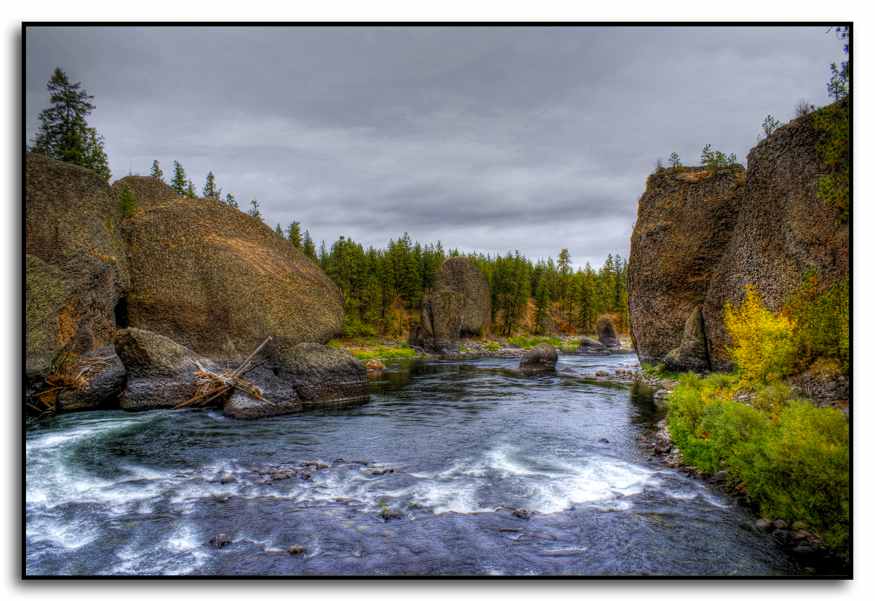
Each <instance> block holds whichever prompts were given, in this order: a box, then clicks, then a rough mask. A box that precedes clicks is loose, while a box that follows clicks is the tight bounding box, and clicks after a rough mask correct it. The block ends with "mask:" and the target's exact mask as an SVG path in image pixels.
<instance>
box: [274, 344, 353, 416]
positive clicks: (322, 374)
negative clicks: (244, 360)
mask: <svg viewBox="0 0 875 601" xmlns="http://www.w3.org/2000/svg"><path fill="white" fill-rule="evenodd" d="M268 355H269V357H270V359H269V360H270V362H271V363H272V366H273V367H274V368H275V369H276V370H277V374H278V376H279V377H288V378H290V379H291V381H293V382H294V386H295V391H296V392H297V394H298V397H299V398H300V399H301V402H302V404H303V408H304V409H314V408H323V407H342V406H345V405H352V404H357V403H362V402H365V401H367V399H368V373H367V369H366V368H365V366H364V365H363V364H362V362H361V361H359V360H357V359H356V358H355V357H353V356H352V355H351V354H350V353H349V352H347V351H345V350H343V349H336V348H332V347H330V346H326V345H324V344H316V343H313V342H302V343H300V344H297V345H295V346H293V347H291V348H288V347H285V346H283V345H282V344H278V345H274V346H272V347H270V349H269V351H268Z"/></svg>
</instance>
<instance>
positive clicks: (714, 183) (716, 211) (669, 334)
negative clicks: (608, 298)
mask: <svg viewBox="0 0 875 601" xmlns="http://www.w3.org/2000/svg"><path fill="white" fill-rule="evenodd" d="M744 182H745V175H744V171H743V170H742V169H737V170H731V171H722V172H718V173H716V174H713V175H712V174H710V173H709V172H708V171H706V170H704V169H702V168H683V169H680V170H671V169H667V170H664V171H661V172H659V173H655V174H653V175H651V176H650V177H649V178H648V179H647V188H646V190H645V191H644V194H643V195H642V196H641V199H640V200H639V201H638V220H637V221H636V223H635V229H634V231H633V233H632V247H631V253H630V256H629V319H630V323H631V328H632V335H633V338H634V339H635V343H636V348H637V351H638V356H639V358H640V359H641V361H648V362H655V361H660V360H662V358H663V357H664V356H665V355H666V353H668V352H669V351H670V350H672V349H673V348H676V347H678V346H679V345H680V344H681V339H682V337H683V331H684V326H685V324H686V322H687V318H688V317H689V316H690V313H691V312H692V311H693V310H694V309H695V308H696V307H698V306H700V305H702V304H703V303H704V301H705V295H706V293H707V291H708V287H709V285H710V282H711V278H712V275H713V273H714V271H715V269H716V268H717V264H718V262H719V261H720V258H721V257H722V256H723V253H724V251H725V249H726V246H727V244H728V243H729V240H730V238H731V237H732V233H733V229H734V228H735V223H736V220H737V218H738V209H739V205H740V202H741V197H742V195H743V192H744Z"/></svg>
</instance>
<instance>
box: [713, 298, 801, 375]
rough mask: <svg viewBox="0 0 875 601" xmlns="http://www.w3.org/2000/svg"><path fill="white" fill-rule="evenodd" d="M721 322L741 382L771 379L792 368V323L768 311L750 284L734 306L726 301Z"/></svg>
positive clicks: (787, 373)
mask: <svg viewBox="0 0 875 601" xmlns="http://www.w3.org/2000/svg"><path fill="white" fill-rule="evenodd" d="M725 323H726V329H727V331H728V332H729V335H730V336H731V337H732V342H733V345H732V347H731V348H730V354H731V356H732V360H733V361H734V362H735V364H736V365H737V366H738V368H739V371H740V372H741V378H742V381H743V382H744V383H746V384H766V383H769V382H775V381H777V380H780V379H781V378H783V377H785V376H787V375H790V374H791V373H792V372H793V367H794V365H795V362H796V354H797V348H796V342H795V337H794V328H795V324H794V322H793V320H791V319H790V318H789V317H787V316H786V315H782V314H780V313H773V312H771V311H769V309H768V308H767V307H766V306H765V305H764V304H763V301H762V298H761V297H760V295H759V293H757V291H756V290H755V289H754V288H753V286H748V288H747V293H746V294H745V298H744V300H743V301H742V302H741V304H740V305H738V306H737V307H733V306H732V305H731V304H728V303H727V305H726V309H725Z"/></svg>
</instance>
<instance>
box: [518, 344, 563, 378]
mask: <svg viewBox="0 0 875 601" xmlns="http://www.w3.org/2000/svg"><path fill="white" fill-rule="evenodd" d="M557 361H559V354H558V353H557V352H556V347H554V346H553V345H552V344H547V343H546V342H542V343H541V344H539V345H538V346H536V347H535V348H533V349H531V350H530V351H527V352H526V354H525V355H523V356H522V359H520V369H521V370H522V371H525V372H541V371H555V370H556V363H557Z"/></svg>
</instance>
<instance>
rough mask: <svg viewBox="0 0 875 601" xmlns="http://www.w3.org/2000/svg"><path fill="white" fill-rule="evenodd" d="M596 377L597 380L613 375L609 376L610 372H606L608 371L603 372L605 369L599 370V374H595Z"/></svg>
mask: <svg viewBox="0 0 875 601" xmlns="http://www.w3.org/2000/svg"><path fill="white" fill-rule="evenodd" d="M595 375H596V377H597V378H607V377H608V376H610V375H611V374H609V373H608V372H606V371H605V370H603V369H600V370H598V371H597V372H595Z"/></svg>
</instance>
